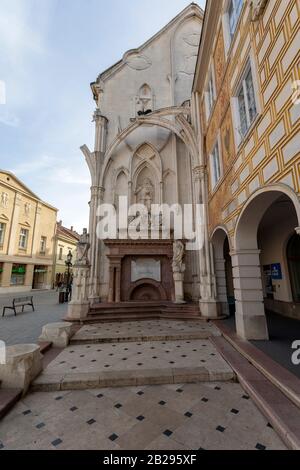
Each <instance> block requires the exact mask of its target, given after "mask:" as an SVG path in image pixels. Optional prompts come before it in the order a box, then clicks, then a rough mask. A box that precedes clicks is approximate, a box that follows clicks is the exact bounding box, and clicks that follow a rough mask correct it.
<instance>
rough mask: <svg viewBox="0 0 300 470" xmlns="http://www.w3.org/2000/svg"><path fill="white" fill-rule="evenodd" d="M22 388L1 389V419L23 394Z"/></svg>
mask: <svg viewBox="0 0 300 470" xmlns="http://www.w3.org/2000/svg"><path fill="white" fill-rule="evenodd" d="M22 392H23V391H22V389H21V388H3V389H0V419H2V418H3V417H4V416H5V415H6V414H7V413H8V412H9V411H10V410H11V409H12V408H13V406H14V405H15V404H16V403H17V401H18V400H19V399H20V398H21V396H22Z"/></svg>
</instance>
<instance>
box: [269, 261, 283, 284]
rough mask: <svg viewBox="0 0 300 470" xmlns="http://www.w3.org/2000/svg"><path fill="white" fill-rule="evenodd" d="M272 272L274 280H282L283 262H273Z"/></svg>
mask: <svg viewBox="0 0 300 470" xmlns="http://www.w3.org/2000/svg"><path fill="white" fill-rule="evenodd" d="M271 273H272V279H273V280H275V281H280V280H282V270H281V264H280V263H274V264H271Z"/></svg>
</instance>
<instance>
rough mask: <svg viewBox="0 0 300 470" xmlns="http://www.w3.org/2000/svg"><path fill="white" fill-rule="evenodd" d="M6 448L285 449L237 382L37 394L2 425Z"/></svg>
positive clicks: (1, 439)
mask: <svg viewBox="0 0 300 470" xmlns="http://www.w3.org/2000/svg"><path fill="white" fill-rule="evenodd" d="M0 448H2V449H43V450H44V449H61V450H62V449H68V450H71V449H80V450H81V449H82V450H93V449H94V450H95V449H96V450H102V449H103V450H121V449H122V450H138V449H147V450H190V449H192V450H198V449H220V450H221V449H234V450H235V449H236V450H239V449H241V450H243V449H249V450H250V449H253V450H255V449H257V450H264V449H268V450H271V449H273V450H274V449H278V450H279V449H285V448H286V447H285V445H284V444H283V443H282V441H281V440H280V438H279V437H278V436H277V434H276V433H275V431H274V430H273V429H272V428H271V427H270V425H268V422H267V421H266V419H265V418H264V417H263V416H262V415H261V413H260V412H259V411H258V409H257V408H256V406H255V405H254V404H253V402H252V401H251V399H249V397H248V396H247V395H246V394H245V393H244V392H243V390H242V388H241V387H240V385H239V384H236V383H210V384H183V385H163V386H162V385H159V386H146V387H135V388H132V387H124V388H106V389H102V390H88V391H70V392H48V393H40V392H39V393H31V394H29V395H27V396H26V397H25V398H24V399H23V400H22V401H21V402H19V403H18V404H17V405H16V406H15V408H14V409H13V410H12V411H11V412H10V413H9V415H7V416H6V417H5V418H4V419H3V420H2V421H1V422H0Z"/></svg>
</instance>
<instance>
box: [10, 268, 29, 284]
mask: <svg viewBox="0 0 300 470" xmlns="http://www.w3.org/2000/svg"><path fill="white" fill-rule="evenodd" d="M25 274H26V265H25V264H13V266H12V271H11V278H10V284H11V285H12V286H23V285H24V284H25Z"/></svg>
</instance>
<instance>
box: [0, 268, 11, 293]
mask: <svg viewBox="0 0 300 470" xmlns="http://www.w3.org/2000/svg"><path fill="white" fill-rule="evenodd" d="M12 266H13V263H3V271H2V276H1V287H10V279H11V270H12Z"/></svg>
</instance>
